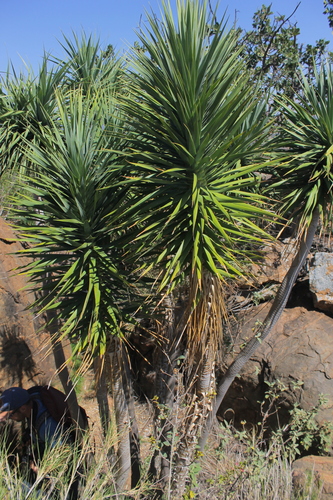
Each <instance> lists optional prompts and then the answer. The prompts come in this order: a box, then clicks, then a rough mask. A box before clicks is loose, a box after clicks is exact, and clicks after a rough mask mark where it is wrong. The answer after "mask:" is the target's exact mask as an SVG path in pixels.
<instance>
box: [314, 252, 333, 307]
mask: <svg viewBox="0 0 333 500" xmlns="http://www.w3.org/2000/svg"><path fill="white" fill-rule="evenodd" d="M309 278H310V290H311V292H312V295H313V299H314V306H315V308H316V309H320V310H322V311H328V312H329V313H333V253H327V252H317V253H316V254H315V256H314V259H313V263H312V265H311V268H310V272H309Z"/></svg>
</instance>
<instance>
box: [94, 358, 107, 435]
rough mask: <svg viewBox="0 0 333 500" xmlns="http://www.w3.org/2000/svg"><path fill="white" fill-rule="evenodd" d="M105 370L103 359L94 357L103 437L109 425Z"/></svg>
mask: <svg viewBox="0 0 333 500" xmlns="http://www.w3.org/2000/svg"><path fill="white" fill-rule="evenodd" d="M105 371H106V366H105V359H101V358H96V359H94V373H95V382H96V398H97V403H98V410H99V417H100V420H101V427H102V431H103V435H104V437H106V436H107V434H108V431H109V427H110V408H109V402H108V388H107V384H106V378H107V377H106V374H105Z"/></svg>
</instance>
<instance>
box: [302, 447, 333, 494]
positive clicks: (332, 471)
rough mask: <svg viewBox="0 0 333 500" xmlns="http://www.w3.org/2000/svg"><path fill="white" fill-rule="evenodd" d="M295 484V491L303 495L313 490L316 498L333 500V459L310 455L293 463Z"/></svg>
mask: <svg viewBox="0 0 333 500" xmlns="http://www.w3.org/2000/svg"><path fill="white" fill-rule="evenodd" d="M309 483H310V484H309ZM293 484H294V489H295V490H296V491H297V492H302V493H303V495H304V494H305V495H308V494H309V493H310V491H311V490H312V491H311V493H312V494H316V496H315V498H320V499H322V500H328V499H333V458H332V457H316V456H314V455H309V456H307V457H303V458H300V459H299V460H296V461H295V462H294V463H293ZM317 495H320V496H317ZM302 498H303V496H302ZM306 498H312V496H311V495H310V496H309V497H308V496H307V497H306Z"/></svg>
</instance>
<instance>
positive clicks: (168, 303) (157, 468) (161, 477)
mask: <svg viewBox="0 0 333 500" xmlns="http://www.w3.org/2000/svg"><path fill="white" fill-rule="evenodd" d="M163 307H164V309H165V314H164V321H163V324H162V326H161V330H160V332H159V333H160V338H159V343H158V346H157V360H156V362H155V363H154V367H155V369H156V385H155V394H156V398H155V399H154V403H155V405H154V424H155V429H154V432H155V438H156V442H157V444H158V447H157V449H156V450H155V453H154V456H153V458H152V460H151V464H150V469H149V474H150V479H151V480H152V481H153V482H154V483H156V484H157V485H158V486H157V487H156V490H155V496H154V498H161V497H162V496H163V492H165V491H167V490H168V488H169V485H170V482H171V454H172V443H173V434H174V422H173V420H174V417H173V409H174V401H175V386H176V383H177V375H176V364H177V359H178V358H179V355H180V347H179V340H180V336H181V334H182V332H181V329H180V327H179V326H178V327H176V326H175V324H176V305H175V303H174V299H173V296H172V294H170V295H167V296H166V297H165V298H164V303H163Z"/></svg>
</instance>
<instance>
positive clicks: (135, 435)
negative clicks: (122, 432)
mask: <svg viewBox="0 0 333 500" xmlns="http://www.w3.org/2000/svg"><path fill="white" fill-rule="evenodd" d="M122 361H123V366H124V370H123V386H124V392H125V398H126V401H127V408H128V416H129V421H130V424H129V442H130V453H131V488H135V487H136V486H137V485H138V484H139V482H140V478H141V473H140V466H141V459H140V440H139V428H138V423H137V419H136V414H135V408H134V393H133V388H132V377H131V369H130V365H129V357H128V352H127V350H126V347H125V345H124V343H122Z"/></svg>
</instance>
